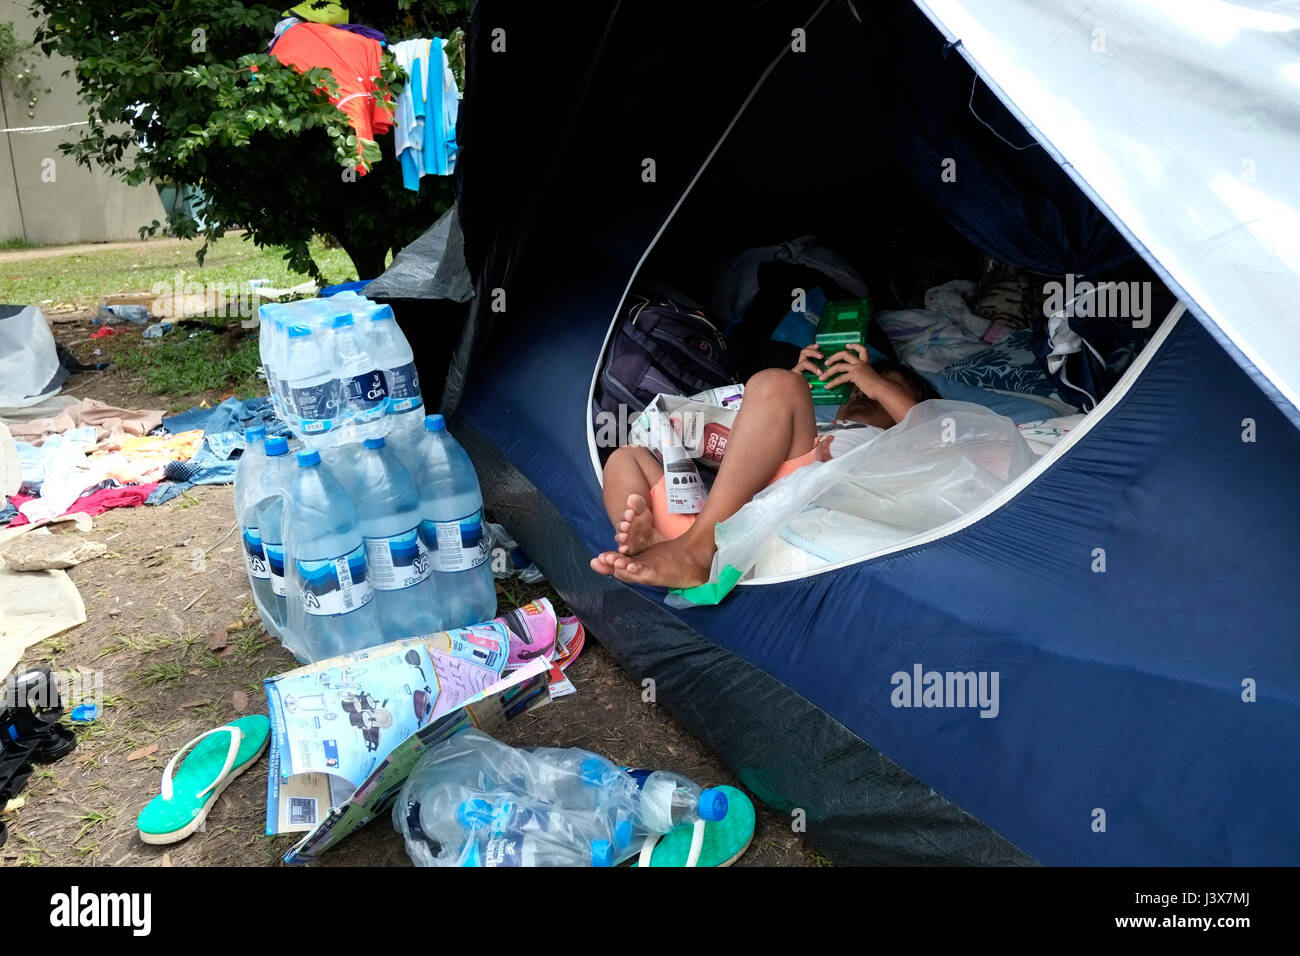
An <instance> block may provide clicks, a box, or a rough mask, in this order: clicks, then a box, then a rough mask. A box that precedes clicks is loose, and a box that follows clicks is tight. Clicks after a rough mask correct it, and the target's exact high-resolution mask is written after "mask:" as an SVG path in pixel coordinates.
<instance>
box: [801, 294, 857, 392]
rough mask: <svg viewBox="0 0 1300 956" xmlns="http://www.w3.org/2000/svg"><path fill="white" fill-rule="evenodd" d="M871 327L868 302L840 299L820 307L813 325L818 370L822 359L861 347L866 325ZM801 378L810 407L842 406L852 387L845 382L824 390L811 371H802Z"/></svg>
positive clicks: (823, 384) (823, 386)
mask: <svg viewBox="0 0 1300 956" xmlns="http://www.w3.org/2000/svg"><path fill="white" fill-rule="evenodd" d="M870 324H871V300H870V299H841V300H839V301H838V302H827V303H826V304H825V305H824V306H822V313H821V319H820V321H818V323H817V336H816V342H817V347H818V348H819V349H821V353H822V356H823V358H822V368H823V369H824V368H825V367H826V359H829V358H830V357H831V356H832V355H834V354H835V353H836V352H843V351H844V349H845V348H846V347H847V346H849V345H865V344H866V341H867V326H869V325H870ZM803 374H804V378H806V379H808V384H810V385H811V386H812V400H813V404H814V405H843V404H844V403H845V402H847V401H848V400H849V395H850V393H851V392H852V391H853V386H852V385H850V384H849V383H848V382H845V383H844V384H842V385H837V386H835V387H834V388H827V387H826V384H825V383H824V382H823V381H822V380H821V379H819V378H818V377H817V376H816V375H814V374H812V373H811V372H804V373H803Z"/></svg>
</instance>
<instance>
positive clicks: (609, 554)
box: [591, 551, 623, 575]
mask: <svg viewBox="0 0 1300 956" xmlns="http://www.w3.org/2000/svg"><path fill="white" fill-rule="evenodd" d="M620 557H623V556H622V555H620V554H619V553H618V552H617V551H602V552H601V553H600V554H598V555H596V556H595V557H594V558H592V559H591V570H593V571H595V572H596V573H597V574H605V575H610V574H613V573H614V560H615V559H616V558H620Z"/></svg>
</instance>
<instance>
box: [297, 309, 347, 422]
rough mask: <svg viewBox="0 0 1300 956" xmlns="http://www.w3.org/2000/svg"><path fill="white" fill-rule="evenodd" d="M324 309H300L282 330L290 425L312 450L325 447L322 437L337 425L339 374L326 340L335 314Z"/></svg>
mask: <svg viewBox="0 0 1300 956" xmlns="http://www.w3.org/2000/svg"><path fill="white" fill-rule="evenodd" d="M316 301H317V300H312V303H306V304H305V305H311V304H313V303H314V302H316ZM326 308H327V309H328V311H322V309H321V308H319V307H318V308H313V309H307V308H305V307H304V308H302V309H300V310H298V314H297V315H295V321H294V322H293V323H292V324H289V325H287V326H286V328H285V332H286V338H287V341H286V343H285V355H284V363H285V377H286V385H287V386H288V388H289V398H290V401H291V402H292V404H293V418H292V420H291V424H292V425H293V426H294V432H295V433H297V435H298V437H299V438H301V439H302V440H303V441H304V442H306V443H307V444H309V445H311V446H313V447H319V446H320V445H322V444H326V443H327V441H326V436H328V435H329V433H330V432H332V431H333V430H334V428H335V427H336V426H337V425H339V424H341V420H340V418H339V411H340V409H339V372H338V367H337V362H336V361H335V359H334V356H333V354H332V349H331V346H332V342H331V338H330V332H331V331H332V330H331V328H330V326H331V325H332V324H333V319H335V318H337V317H338V314H339V313H338V312H337V310H336V309H329V308H328V307H326ZM329 443H332V440H331V441H330V442H329Z"/></svg>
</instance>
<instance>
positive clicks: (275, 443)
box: [235, 293, 496, 661]
mask: <svg viewBox="0 0 1300 956" xmlns="http://www.w3.org/2000/svg"><path fill="white" fill-rule="evenodd" d="M261 318H262V324H261V329H262V333H261V334H262V339H261V348H262V356H263V360H264V363H265V369H266V376H267V381H268V383H269V385H270V389H271V394H272V396H273V401H274V403H275V407H276V410H277V411H278V412H279V414H280V416H281V418H283V419H284V420H285V421H286V422H288V423H289V425H290V427H291V429H292V430H293V432H294V434H295V436H296V438H297V439H298V440H300V441H301V442H302V443H303V445H304V446H305V447H303V448H302V449H301V450H299V451H298V452H297V454H296V455H291V454H290V448H289V442H288V440H286V439H285V438H281V437H272V438H267V436H266V433H265V430H264V429H259V428H253V429H249V431H248V432H247V433H246V434H245V442H246V448H245V451H244V454H243V456H242V457H241V459H240V462H239V467H238V469H237V471H236V474H235V511H236V514H237V516H238V519H239V524H240V528H241V531H242V535H243V550H244V557H245V564H246V567H247V570H248V576H249V583H250V584H251V586H252V589H253V596H254V599H255V600H256V602H257V608H258V611H259V612H260V613H261V615H262V621H263V623H264V624H265V625H266V628H267V631H268V632H270V633H271V634H272V635H274V636H275V637H276V638H278V639H279V640H280V641H281V642H282V643H283V644H284V645H285V647H287V648H288V649H289V650H290V651H291V652H292V653H293V654H294V656H295V657H297V658H298V659H299V660H300V661H317V660H322V659H324V658H327V657H334V656H336V655H338V654H343V653H346V652H348V651H355V650H360V649H362V648H365V647H373V646H375V645H377V644H384V643H387V642H388V641H393V640H399V639H401V638H407V637H418V636H422V635H425V634H431V633H434V632H437V631H440V630H445V629H448V628H455V627H463V626H465V625H468V624H477V623H481V622H483V621H489V620H491V619H492V618H493V617H494V616H495V615H496V588H495V586H494V584H493V579H492V569H491V565H490V563H489V560H488V558H489V545H488V540H487V536H486V535H485V533H484V526H483V498H482V495H481V493H480V489H479V483H478V476H477V475H476V474H475V472H474V466H473V465H472V464H471V463H470V460H469V456H468V455H466V454H465V451H464V449H462V448H461V447H460V445H459V444H458V443H457V442H456V440H455V439H454V438H453V437H452V436H451V435H450V434H449V433H448V431H447V428H446V423H445V422H444V421H443V418H442V416H441V415H428V416H426V415H425V414H424V401H423V398H422V397H421V395H420V390H419V377H418V375H417V374H416V372H415V364H414V361H413V356H412V354H411V348H410V346H409V345H408V344H407V342H406V338H405V337H404V336H403V335H402V332H401V330H400V329H398V327H397V323H396V322H395V321H394V320H393V313H392V309H391V308H389V307H388V306H380V305H377V304H376V303H374V302H371V301H370V300H369V299H366V298H364V297H363V296H359V295H356V294H355V293H351V294H349V293H344V294H340V295H336V296H334V297H332V298H329V299H311V300H307V301H303V302H296V303H290V304H288V305H266V306H263V307H262V313H261Z"/></svg>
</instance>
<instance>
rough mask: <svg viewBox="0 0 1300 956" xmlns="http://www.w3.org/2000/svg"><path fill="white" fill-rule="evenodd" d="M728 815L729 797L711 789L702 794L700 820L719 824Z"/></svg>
mask: <svg viewBox="0 0 1300 956" xmlns="http://www.w3.org/2000/svg"><path fill="white" fill-rule="evenodd" d="M726 815H727V795H726V794H725V793H723V792H722V791H721V790H717V789H715V788H713V787H710V788H709V789H708V790H705V791H704V792H703V793H701V794H700V819H701V820H708V821H709V822H710V823H717V822H718V821H719V820H721V819H723V818H724V817H726Z"/></svg>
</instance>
